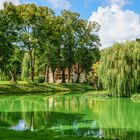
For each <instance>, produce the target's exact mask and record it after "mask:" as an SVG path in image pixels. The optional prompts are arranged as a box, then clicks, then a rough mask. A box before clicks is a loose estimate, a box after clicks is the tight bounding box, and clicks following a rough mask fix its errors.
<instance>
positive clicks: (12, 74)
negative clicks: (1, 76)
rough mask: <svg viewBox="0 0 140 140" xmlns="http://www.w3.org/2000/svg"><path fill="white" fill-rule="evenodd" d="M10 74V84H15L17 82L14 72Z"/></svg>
mask: <svg viewBox="0 0 140 140" xmlns="http://www.w3.org/2000/svg"><path fill="white" fill-rule="evenodd" d="M10 74H11V78H12V79H11V82H12V83H16V82H17V80H16V72H15V71H10Z"/></svg>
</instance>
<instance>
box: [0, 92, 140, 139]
mask: <svg viewBox="0 0 140 140" xmlns="http://www.w3.org/2000/svg"><path fill="white" fill-rule="evenodd" d="M0 128H4V129H5V130H7V131H10V130H13V131H15V132H17V131H20V132H21V131H25V133H27V132H29V131H30V132H31V133H35V132H43V133H46V134H47V133H50V132H54V133H53V135H57V136H60V137H65V136H77V137H95V138H109V139H127V140H128V139H130V140H137V139H139V138H140V103H135V102H132V101H131V100H130V99H126V98H120V99H107V100H102V99H95V98H94V97H90V96H87V94H83V93H79V94H75V93H69V94H65V93H64V94H55V95H49V96H46V95H45V94H41V95H25V96H14V95H12V96H10V95H1V96H0ZM79 139H80V138H79Z"/></svg>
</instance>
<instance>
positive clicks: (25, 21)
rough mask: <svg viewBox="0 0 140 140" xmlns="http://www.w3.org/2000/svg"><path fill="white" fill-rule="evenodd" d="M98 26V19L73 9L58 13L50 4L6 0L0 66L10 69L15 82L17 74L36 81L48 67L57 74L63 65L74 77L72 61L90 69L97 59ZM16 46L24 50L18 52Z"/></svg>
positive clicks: (1, 20)
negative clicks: (93, 19)
mask: <svg viewBox="0 0 140 140" xmlns="http://www.w3.org/2000/svg"><path fill="white" fill-rule="evenodd" d="M98 29H99V25H98V24H97V23H96V22H88V21H85V20H83V19H81V18H80V15H79V14H78V13H74V12H71V11H66V10H64V11H63V12H62V13H61V15H60V16H55V15H54V12H53V11H52V10H51V9H49V8H48V7H42V6H37V5H35V4H21V5H18V6H15V5H13V4H12V3H5V4H4V9H2V10H0V69H1V71H2V72H3V71H4V74H5V75H6V76H7V75H8V76H9V73H10V74H11V77H12V81H14V82H15V81H16V77H17V74H18V79H20V77H21V79H22V80H31V81H32V82H34V77H38V76H40V75H41V76H42V77H45V78H46V77H47V76H46V75H45V74H46V73H47V72H46V71H47V69H50V70H51V71H52V73H53V78H54V73H55V71H56V70H57V69H59V70H61V71H63V72H62V76H61V77H63V78H62V81H63V82H65V73H64V70H65V69H66V68H68V73H69V76H68V81H70V76H71V74H70V72H71V68H72V65H74V64H78V65H80V67H81V68H82V69H83V70H84V71H86V72H88V71H89V70H90V69H91V66H92V64H93V63H94V62H95V61H97V58H98V56H99V49H98V46H99V41H100V40H99V38H98V36H97V35H95V34H93V32H92V31H94V32H95V33H96V32H97V31H98ZM15 50H18V51H19V52H22V53H16V54H15ZM17 55H18V56H17ZM23 55H24V57H23ZM3 62H4V63H3ZM3 64H5V65H3ZM46 79H47V78H46ZM48 79H49V78H48ZM37 81H38V80H37ZM39 81H40V80H39ZM54 81H55V78H54Z"/></svg>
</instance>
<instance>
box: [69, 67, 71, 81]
mask: <svg viewBox="0 0 140 140" xmlns="http://www.w3.org/2000/svg"><path fill="white" fill-rule="evenodd" d="M70 74H71V67H68V83H70V78H71V77H70Z"/></svg>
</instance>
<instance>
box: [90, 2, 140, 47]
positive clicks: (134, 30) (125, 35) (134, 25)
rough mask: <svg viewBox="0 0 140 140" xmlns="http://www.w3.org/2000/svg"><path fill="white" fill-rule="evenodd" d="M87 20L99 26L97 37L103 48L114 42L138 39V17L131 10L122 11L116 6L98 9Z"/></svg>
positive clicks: (139, 33)
mask: <svg viewBox="0 0 140 140" xmlns="http://www.w3.org/2000/svg"><path fill="white" fill-rule="evenodd" d="M89 20H90V21H93V20H94V21H96V22H98V23H99V24H100V25H101V28H100V31H99V37H100V39H101V43H102V46H103V48H105V47H108V46H110V45H112V44H113V43H115V42H124V41H128V40H133V39H135V38H138V37H139V38H140V16H139V15H138V14H137V13H135V12H133V11H131V10H122V8H121V7H120V6H119V5H117V4H112V5H111V6H107V7H98V10H97V11H96V12H93V13H92V15H91V17H90V18H89Z"/></svg>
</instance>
